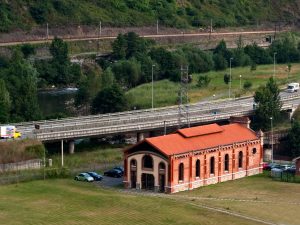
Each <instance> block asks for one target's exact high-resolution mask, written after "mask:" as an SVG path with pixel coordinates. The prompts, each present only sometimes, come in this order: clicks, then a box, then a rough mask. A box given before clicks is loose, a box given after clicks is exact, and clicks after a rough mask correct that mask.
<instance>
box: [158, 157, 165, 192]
mask: <svg viewBox="0 0 300 225" xmlns="http://www.w3.org/2000/svg"><path fill="white" fill-rule="evenodd" d="M158 176H159V180H158V181H159V191H160V192H165V185H166V183H165V182H166V165H165V164H164V163H163V162H161V163H159V165H158Z"/></svg>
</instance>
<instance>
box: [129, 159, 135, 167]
mask: <svg viewBox="0 0 300 225" xmlns="http://www.w3.org/2000/svg"><path fill="white" fill-rule="evenodd" d="M130 167H136V160H135V159H132V160H131V161H130Z"/></svg>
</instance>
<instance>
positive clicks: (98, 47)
mask: <svg viewBox="0 0 300 225" xmlns="http://www.w3.org/2000/svg"><path fill="white" fill-rule="evenodd" d="M101 35H102V24H101V21H100V22H99V30H98V43H97V52H98V55H99V54H100V38H101Z"/></svg>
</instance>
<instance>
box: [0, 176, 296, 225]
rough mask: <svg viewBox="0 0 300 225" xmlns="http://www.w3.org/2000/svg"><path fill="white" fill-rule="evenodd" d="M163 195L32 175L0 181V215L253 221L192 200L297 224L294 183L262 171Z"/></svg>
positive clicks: (50, 220)
mask: <svg viewBox="0 0 300 225" xmlns="http://www.w3.org/2000/svg"><path fill="white" fill-rule="evenodd" d="M166 197H168V198H169V197H170V198H173V199H166V198H159V197H153V196H140V195H139V196H135V195H128V194H126V193H122V192H119V191H117V190H114V189H103V188H99V187H96V186H95V185H93V184H87V183H83V182H75V181H71V180H46V181H33V182H28V183H19V184H15V185H7V186H0V220H1V224H2V223H3V224H107V225H109V224H122V225H123V224H203V225H205V224H221V223H222V224H225V225H226V224H258V223H256V222H251V221H248V220H244V219H239V218H236V217H233V216H228V215H225V214H221V213H216V212H212V211H209V210H206V209H203V208H201V207H197V206H192V205H191V204H194V205H202V204H204V205H208V206H212V207H218V208H223V209H225V210H228V211H229V212H238V213H241V214H243V215H246V216H250V217H255V218H258V219H263V220H266V221H272V222H276V223H279V224H297V221H299V219H300V218H299V213H297V212H298V211H297V210H298V205H299V204H300V202H299V199H300V189H299V184H292V183H282V182H275V181H272V180H271V179H270V178H268V177H266V176H265V175H258V176H254V177H249V178H244V179H240V180H236V181H229V182H225V183H220V184H216V185H211V186H207V187H203V188H199V189H196V190H193V191H187V192H181V193H178V194H175V195H171V196H170V195H167V196H166ZM179 197H180V198H179ZM187 197H192V199H193V200H192V201H191V199H189V198H187ZM203 197H204V198H205V199H201V198H203ZM213 198H221V199H223V200H220V199H219V200H216V199H213ZM225 198H229V199H235V200H253V201H252V202H247V201H232V200H231V201H228V200H226V199H225ZM263 201H271V202H263ZM291 202H293V203H295V204H294V205H291V204H289V203H291ZM208 215H209V216H208Z"/></svg>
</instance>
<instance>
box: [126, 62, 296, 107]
mask: <svg viewBox="0 0 300 225" xmlns="http://www.w3.org/2000/svg"><path fill="white" fill-rule="evenodd" d="M286 67H287V65H286V64H282V65H276V74H275V77H276V79H277V80H278V83H279V85H281V86H282V87H284V86H285V84H287V83H289V82H291V81H297V80H298V81H299V79H300V64H292V69H291V72H290V73H289V79H287V76H288V73H287V71H286ZM273 68H274V67H273V65H261V66H257V69H256V71H252V72H251V71H250V67H239V68H233V69H232V95H231V96H232V97H234V96H241V95H250V94H253V93H254V91H255V90H256V88H258V87H259V86H260V85H262V84H265V83H266V82H267V80H268V79H269V77H270V76H272V75H273ZM225 73H228V74H229V69H227V70H226V71H218V72H216V71H211V72H208V73H204V74H201V75H208V76H209V77H210V78H211V79H212V80H211V82H210V84H209V86H208V87H207V88H201V89H200V88H198V87H197V86H196V84H197V81H198V77H199V74H193V82H192V83H191V84H190V85H189V98H190V101H191V102H192V103H194V102H197V101H200V100H212V99H213V95H215V96H216V97H215V98H227V97H228V85H226V84H225V83H224V80H223V76H224V74H225ZM240 75H242V79H241V80H242V86H243V83H244V82H245V81H250V82H251V83H252V84H253V86H252V88H251V89H250V90H249V91H245V90H240ZM178 91H179V84H178V83H174V82H171V81H169V80H162V81H157V82H155V83H154V106H155V107H163V106H168V105H175V104H176V99H177V95H178ZM127 96H129V98H131V99H132V106H135V107H137V108H150V107H151V83H148V84H143V85H140V86H138V87H136V88H134V89H131V90H129V91H128V92H127Z"/></svg>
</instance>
